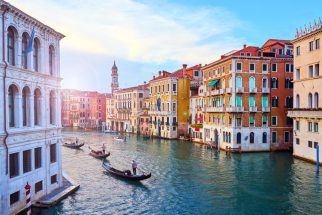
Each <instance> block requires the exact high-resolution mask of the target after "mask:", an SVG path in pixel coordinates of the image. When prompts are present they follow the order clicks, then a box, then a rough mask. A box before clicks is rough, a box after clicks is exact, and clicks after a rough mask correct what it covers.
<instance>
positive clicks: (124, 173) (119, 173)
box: [102, 162, 151, 181]
mask: <svg viewBox="0 0 322 215" xmlns="http://www.w3.org/2000/svg"><path fill="white" fill-rule="evenodd" d="M102 166H103V168H104V169H105V170H106V172H108V173H110V174H111V175H114V176H117V177H119V178H123V179H127V180H129V181H142V180H145V179H148V178H150V177H151V173H149V174H147V175H146V174H144V173H143V174H141V175H133V174H132V173H131V171H130V170H125V171H121V170H117V169H115V168H113V167H112V166H111V165H109V164H108V163H106V162H103V163H102Z"/></svg>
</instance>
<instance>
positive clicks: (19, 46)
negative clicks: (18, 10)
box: [15, 36, 22, 68]
mask: <svg viewBox="0 0 322 215" xmlns="http://www.w3.org/2000/svg"><path fill="white" fill-rule="evenodd" d="M17 43H18V44H17V48H16V50H15V51H16V52H17V53H16V54H15V64H16V66H17V67H19V68H21V52H22V37H21V36H19V37H18V39H17Z"/></svg>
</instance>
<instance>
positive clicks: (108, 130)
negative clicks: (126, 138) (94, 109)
mask: <svg viewBox="0 0 322 215" xmlns="http://www.w3.org/2000/svg"><path fill="white" fill-rule="evenodd" d="M104 133H105V134H115V133H117V131H113V130H110V129H107V130H105V131H104Z"/></svg>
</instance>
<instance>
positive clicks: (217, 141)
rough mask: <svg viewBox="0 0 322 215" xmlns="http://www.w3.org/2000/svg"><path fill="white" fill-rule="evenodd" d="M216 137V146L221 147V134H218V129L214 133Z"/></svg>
mask: <svg viewBox="0 0 322 215" xmlns="http://www.w3.org/2000/svg"><path fill="white" fill-rule="evenodd" d="M214 137H215V145H216V147H218V146H219V134H218V130H217V128H216V129H215V131H214Z"/></svg>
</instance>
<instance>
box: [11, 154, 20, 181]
mask: <svg viewBox="0 0 322 215" xmlns="http://www.w3.org/2000/svg"><path fill="white" fill-rule="evenodd" d="M9 160H10V163H9V168H10V178H13V177H16V176H18V175H19V153H18V152H16V153H12V154H10V155H9Z"/></svg>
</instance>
